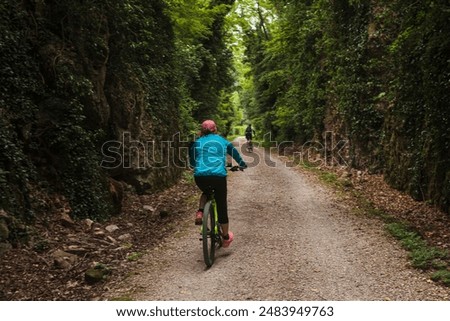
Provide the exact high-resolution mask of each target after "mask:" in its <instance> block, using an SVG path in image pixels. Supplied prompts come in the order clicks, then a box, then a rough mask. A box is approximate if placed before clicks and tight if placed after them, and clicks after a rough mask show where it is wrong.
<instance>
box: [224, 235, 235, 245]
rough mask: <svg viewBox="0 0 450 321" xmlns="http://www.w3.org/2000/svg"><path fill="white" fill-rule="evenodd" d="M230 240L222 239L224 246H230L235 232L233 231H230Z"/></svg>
mask: <svg viewBox="0 0 450 321" xmlns="http://www.w3.org/2000/svg"><path fill="white" fill-rule="evenodd" d="M228 237H229V238H228V240H225V239H223V241H222V247H229V246H230V244H231V242H233V239H234V234H233V232H228Z"/></svg>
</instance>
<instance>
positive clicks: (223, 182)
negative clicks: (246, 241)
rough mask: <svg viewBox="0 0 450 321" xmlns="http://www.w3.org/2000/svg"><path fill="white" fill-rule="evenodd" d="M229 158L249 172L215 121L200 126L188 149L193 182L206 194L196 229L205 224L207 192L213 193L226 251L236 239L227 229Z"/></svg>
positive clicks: (203, 195) (199, 211) (205, 122)
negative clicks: (220, 132) (194, 139)
mask: <svg viewBox="0 0 450 321" xmlns="http://www.w3.org/2000/svg"><path fill="white" fill-rule="evenodd" d="M227 154H228V155H230V156H232V157H233V159H234V160H235V161H236V162H237V163H238V164H239V166H240V167H241V168H246V167H247V164H245V162H244V160H243V159H242V157H241V155H240V154H239V152H238V151H237V149H236V148H234V146H233V144H231V143H230V142H229V141H228V140H226V139H225V138H223V137H222V136H220V135H218V134H217V126H216V124H215V123H214V121H212V120H205V121H204V122H203V123H202V125H201V131H200V137H199V138H198V139H197V140H196V141H195V142H194V143H193V144H192V145H191V148H190V149H189V156H190V157H189V161H190V165H191V167H193V168H194V179H195V183H196V184H197V186H198V187H199V188H200V190H201V191H202V192H203V193H202V196H201V197H200V202H199V209H198V211H197V213H196V216H195V225H201V224H202V218H203V208H204V206H205V204H206V201H207V194H206V193H207V192H208V190H209V188H210V187H212V188H213V189H214V196H215V199H216V204H217V213H218V216H219V217H218V219H219V223H220V225H221V226H222V233H223V244H222V246H223V247H228V246H229V245H230V243H231V242H232V241H233V238H234V235H233V233H232V232H231V231H229V229H228V225H229V221H228V210H227V179H226V177H227V170H226V164H227V162H226V156H227Z"/></svg>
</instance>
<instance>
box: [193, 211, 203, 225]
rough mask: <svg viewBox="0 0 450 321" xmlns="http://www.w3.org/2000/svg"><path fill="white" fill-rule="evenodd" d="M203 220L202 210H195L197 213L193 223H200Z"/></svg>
mask: <svg viewBox="0 0 450 321" xmlns="http://www.w3.org/2000/svg"><path fill="white" fill-rule="evenodd" d="M202 222H203V212H202V211H197V214H195V225H202Z"/></svg>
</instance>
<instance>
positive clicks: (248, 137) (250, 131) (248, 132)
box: [245, 124, 255, 143]
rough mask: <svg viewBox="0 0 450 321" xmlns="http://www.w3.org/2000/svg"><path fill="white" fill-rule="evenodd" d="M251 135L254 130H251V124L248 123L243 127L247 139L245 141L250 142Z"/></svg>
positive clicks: (253, 133)
mask: <svg viewBox="0 0 450 321" xmlns="http://www.w3.org/2000/svg"><path fill="white" fill-rule="evenodd" d="M253 135H255V131H254V130H253V128H252V125H251V124H249V125H248V126H247V128H246V129H245V138H246V139H247V143H251V142H252V139H253Z"/></svg>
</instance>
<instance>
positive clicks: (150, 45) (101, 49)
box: [0, 0, 180, 219]
mask: <svg viewBox="0 0 450 321" xmlns="http://www.w3.org/2000/svg"><path fill="white" fill-rule="evenodd" d="M0 31H1V32H0V79H1V80H2V81H1V82H2V89H1V92H0V115H1V120H0V188H1V193H0V194H1V195H0V207H1V208H3V209H5V210H6V211H7V212H8V213H10V214H13V215H16V216H18V217H19V216H20V217H22V218H25V219H32V218H33V216H34V215H35V214H36V213H37V212H42V211H50V210H51V208H47V207H50V206H51V205H49V204H46V203H45V202H42V200H43V199H45V197H43V196H42V194H45V195H47V196H48V197H50V196H51V195H53V194H62V195H64V196H65V198H66V199H67V202H68V203H69V204H70V206H71V214H72V216H74V217H90V218H94V219H99V218H105V217H107V216H108V215H111V214H112V213H117V212H118V211H119V210H120V199H117V197H118V196H117V194H118V192H117V190H118V189H120V188H121V184H118V183H117V182H116V180H120V181H124V182H126V183H128V184H130V185H132V186H134V187H135V188H136V189H137V191H138V192H144V191H154V190H158V189H161V188H163V187H165V186H167V185H170V184H172V183H173V182H175V181H176V179H177V178H178V177H179V175H180V169H179V168H178V167H177V166H174V164H173V163H171V164H170V166H165V163H164V164H163V163H162V162H160V161H159V160H160V159H161V157H165V156H164V155H163V154H166V156H167V155H168V153H169V152H170V146H169V145H168V144H162V142H165V141H171V140H173V135H174V134H175V133H176V132H177V131H179V115H178V100H177V99H178V98H177V97H178V96H177V94H176V86H177V79H176V77H174V76H173V74H174V68H175V67H174V61H173V60H174V59H173V58H174V35H173V32H172V26H171V21H170V19H169V18H168V16H167V14H166V13H165V5H164V3H163V2H162V1H160V0H154V1H139V2H138V1H133V0H129V1H106V0H99V1H94V2H85V1H72V0H63V1H50V0H49V1H33V0H27V1H12V0H11V1H2V2H1V3H0ZM105 143H106V145H105ZM153 146H155V148H153ZM161 146H163V147H161ZM175 147H176V146H175ZM102 161H103V162H102ZM101 165H103V166H101ZM175 165H176V164H175Z"/></svg>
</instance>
